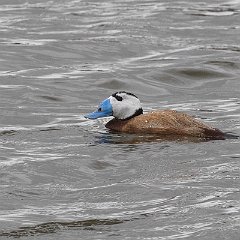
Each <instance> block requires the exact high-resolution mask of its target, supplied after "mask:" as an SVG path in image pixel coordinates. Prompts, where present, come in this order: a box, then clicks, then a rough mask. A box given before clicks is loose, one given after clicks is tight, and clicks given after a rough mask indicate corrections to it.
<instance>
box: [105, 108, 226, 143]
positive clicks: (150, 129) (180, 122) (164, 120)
mask: <svg viewBox="0 0 240 240" xmlns="http://www.w3.org/2000/svg"><path fill="white" fill-rule="evenodd" d="M106 127H107V128H109V129H111V130H114V131H119V132H126V133H153V134H159V135H165V136H166V135H174V136H176V135H179V136H191V137H201V138H206V137H207V138H217V139H224V133H223V132H221V131H220V130H218V129H216V128H212V127H210V126H208V125H206V124H205V123H202V122H200V121H198V120H196V119H195V118H193V117H192V116H189V115H187V114H185V113H181V112H177V111H174V110H164V111H155V112H150V113H146V114H141V115H139V116H136V117H134V118H131V119H129V120H118V119H112V120H111V121H109V122H108V123H107V124H106Z"/></svg>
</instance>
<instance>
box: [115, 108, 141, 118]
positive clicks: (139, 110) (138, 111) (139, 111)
mask: <svg viewBox="0 0 240 240" xmlns="http://www.w3.org/2000/svg"><path fill="white" fill-rule="evenodd" d="M141 114H143V110H142V108H139V109H138V110H136V112H135V113H134V114H133V115H131V116H129V117H127V118H124V119H117V120H121V121H125V120H129V119H131V118H134V117H136V116H139V115H141Z"/></svg>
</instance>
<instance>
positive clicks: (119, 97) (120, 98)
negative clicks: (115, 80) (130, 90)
mask: <svg viewBox="0 0 240 240" xmlns="http://www.w3.org/2000/svg"><path fill="white" fill-rule="evenodd" d="M115 98H116V99H117V100H118V101H122V100H123V98H122V97H121V96H118V95H116V96H115Z"/></svg>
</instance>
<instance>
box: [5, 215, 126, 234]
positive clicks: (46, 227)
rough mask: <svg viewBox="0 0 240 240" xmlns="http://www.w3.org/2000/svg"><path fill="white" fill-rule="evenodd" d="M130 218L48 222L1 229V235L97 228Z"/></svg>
mask: <svg viewBox="0 0 240 240" xmlns="http://www.w3.org/2000/svg"><path fill="white" fill-rule="evenodd" d="M126 221H129V220H119V219H89V220H84V221H72V222H71V221H70V222H48V223H42V224H39V225H35V226H31V227H20V228H19V229H16V230H13V231H0V237H7V238H9V237H14V238H21V237H26V236H31V237H34V236H35V235H42V234H50V233H56V232H58V231H62V230H71V229H73V230H74V229H75V230H77V229H83V230H91V231H94V230H97V227H98V226H111V225H115V224H121V223H124V222H126Z"/></svg>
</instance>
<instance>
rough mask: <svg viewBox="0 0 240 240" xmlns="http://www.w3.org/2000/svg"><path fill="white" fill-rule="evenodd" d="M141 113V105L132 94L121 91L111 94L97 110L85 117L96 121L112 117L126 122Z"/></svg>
mask: <svg viewBox="0 0 240 240" xmlns="http://www.w3.org/2000/svg"><path fill="white" fill-rule="evenodd" d="M142 113H143V110H142V107H141V103H140V101H139V99H138V98H137V96H135V95H134V94H132V93H129V92H125V91H121V92H116V93H114V94H112V95H111V96H110V97H109V98H107V99H105V100H104V101H103V102H102V103H101V104H100V105H99V107H98V110H97V111H95V112H93V113H90V114H88V115H86V116H85V117H86V118H90V119H96V118H100V117H107V116H114V117H115V118H117V119H121V120H126V119H130V118H132V117H135V116H137V115H140V114H142Z"/></svg>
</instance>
